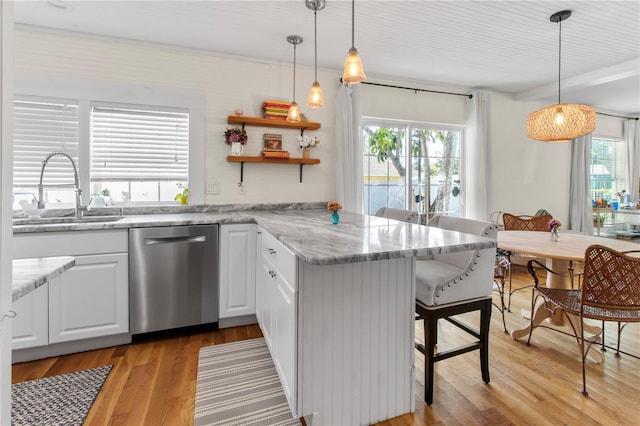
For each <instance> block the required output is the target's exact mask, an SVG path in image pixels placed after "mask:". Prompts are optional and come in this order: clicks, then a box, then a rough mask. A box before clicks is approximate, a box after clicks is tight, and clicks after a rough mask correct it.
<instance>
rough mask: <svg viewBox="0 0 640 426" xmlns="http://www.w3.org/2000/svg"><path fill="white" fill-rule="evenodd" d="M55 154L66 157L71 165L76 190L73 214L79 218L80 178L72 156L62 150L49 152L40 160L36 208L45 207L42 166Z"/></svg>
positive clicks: (80, 209)
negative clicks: (40, 167)
mask: <svg viewBox="0 0 640 426" xmlns="http://www.w3.org/2000/svg"><path fill="white" fill-rule="evenodd" d="M56 155H61V156H63V157H67V158H68V159H69V161H71V166H72V167H73V181H74V187H75V192H76V211H75V214H76V217H77V218H78V219H79V218H80V217H82V202H81V200H80V195H82V189H80V179H79V178H78V168H77V167H76V163H75V161H73V158H72V157H71V155H69V154H67V153H66V152H62V151H56V152H52V153H51V154H49V155H47V156H46V158H45V159H44V160H42V169H41V170H40V183H39V184H38V208H39V209H44V208H45V207H44V185H43V184H42V177H43V176H44V168H45V167H46V165H47V163H48V162H49V160H50V159H51V157H55V156H56Z"/></svg>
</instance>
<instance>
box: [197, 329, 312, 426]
mask: <svg viewBox="0 0 640 426" xmlns="http://www.w3.org/2000/svg"><path fill="white" fill-rule="evenodd" d="M300 424H301V423H300V421H299V420H298V419H295V418H294V417H293V416H292V414H291V411H290V410H289V405H288V404H287V399H286V397H285V395H284V392H283V391H282V385H281V384H280V379H279V378H278V373H277V372H276V368H275V365H274V364H273V361H272V360H271V355H270V354H269V348H267V344H266V343H265V341H264V338H259V339H251V340H242V341H240V342H234V343H225V344H223V345H215V346H208V347H205V348H202V349H200V356H199V359H198V381H197V385H196V406H195V418H194V426H204V425H225V426H226V425H261V426H269V425H300Z"/></svg>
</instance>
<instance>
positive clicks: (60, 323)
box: [49, 253, 129, 343]
mask: <svg viewBox="0 0 640 426" xmlns="http://www.w3.org/2000/svg"><path fill="white" fill-rule="evenodd" d="M128 263H129V259H128V255H127V254H126V253H119V254H99V255H94V256H77V257H76V264H75V266H74V267H73V268H71V269H69V270H68V271H66V272H65V273H64V274H62V275H60V279H59V280H54V281H52V282H50V283H49V343H59V342H69V341H72V340H79V339H88V338H92V337H101V336H108V335H111V334H118V333H126V332H128V331H129V314H128V303H129V296H128V292H129V288H128V286H123V285H122V283H127V282H128V275H129V267H128Z"/></svg>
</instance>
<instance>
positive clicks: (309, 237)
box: [13, 203, 496, 265]
mask: <svg viewBox="0 0 640 426" xmlns="http://www.w3.org/2000/svg"><path fill="white" fill-rule="evenodd" d="M318 205H319V203H315V204H310V205H299V206H298V208H296V205H293V204H292V205H283V206H282V208H278V206H277V205H276V206H274V205H268V206H265V207H264V208H263V209H260V207H259V206H253V205H249V206H248V207H246V208H242V206H234V208H231V207H226V208H219V209H218V210H213V211H210V210H209V209H207V208H204V209H201V211H193V212H185V213H179V212H176V211H175V210H173V211H170V212H166V213H162V214H154V213H153V212H149V213H148V214H132V215H128V214H126V213H125V216H124V217H123V218H122V219H120V220H117V221H112V222H88V223H65V224H33V225H20V226H14V227H13V231H14V234H19V233H24V232H52V231H76V230H78V231H79V230H98V229H100V230H104V229H127V228H141V227H154V226H181V225H202V224H215V223H217V224H229V223H257V224H258V225H260V226H262V227H264V228H265V229H266V230H267V231H269V232H270V233H271V234H272V235H274V236H275V237H276V238H277V239H278V240H280V241H281V242H282V243H283V244H284V245H285V246H287V247H288V248H289V249H291V250H292V251H293V252H294V253H295V254H296V255H297V256H299V257H300V258H301V259H302V260H304V261H305V262H308V263H312V264H319V265H326V264H339V263H353V262H363V261H371V260H380V259H392V258H400V257H414V256H423V255H430V254H434V253H447V252H458V251H467V250H475V249H483V248H491V247H495V246H496V242H495V240H492V239H489V238H484V237H480V236H475V235H470V234H462V233H459V232H454V231H447V230H443V229H440V228H435V227H429V226H423V225H417V224H411V223H405V222H398V221H395V220H391V219H385V218H379V217H375V216H368V215H363V214H357V213H351V212H346V211H341V212H340V223H339V224H338V225H333V224H331V219H330V212H328V211H327V210H326V208H318ZM300 206H302V208H300ZM323 206H324V204H323Z"/></svg>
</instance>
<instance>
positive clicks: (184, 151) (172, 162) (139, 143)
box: [13, 96, 189, 209]
mask: <svg viewBox="0 0 640 426" xmlns="http://www.w3.org/2000/svg"><path fill="white" fill-rule="evenodd" d="M85 105H86V106H85ZM89 108H90V113H89V112H87V113H84V112H83V109H85V110H88V109H89ZM84 116H86V117H89V118H88V120H85V121H82V120H81V119H80V118H79V117H84ZM14 129H15V130H14V178H13V180H14V202H13V208H14V209H20V201H21V200H27V201H28V202H32V201H34V200H35V199H36V198H37V196H38V183H39V181H40V174H41V169H42V160H44V159H45V158H46V156H47V155H48V154H49V153H51V152H54V151H63V152H67V153H69V154H70V155H71V156H72V157H73V159H74V161H75V162H76V165H77V167H78V169H79V170H82V171H83V172H84V171H86V170H88V173H86V172H85V174H84V175H83V176H85V177H86V179H85V180H86V181H88V183H87V182H81V183H82V184H84V185H83V193H84V194H85V197H84V202H85V203H86V202H88V200H89V198H90V197H89V196H87V193H88V194H89V195H91V194H96V193H97V194H109V195H110V196H111V197H112V200H113V201H114V202H117V203H144V204H153V203H164V204H166V203H167V202H171V203H173V202H174V201H173V200H174V197H175V195H176V193H178V192H180V189H179V188H181V187H186V186H187V182H188V180H189V113H188V110H187V109H185V108H170V107H150V106H137V105H123V104H107V103H97V102H94V103H90V102H81V101H78V100H65V99H56V98H49V99H47V98H37V97H31V96H16V98H15V101H14ZM80 134H86V135H88V138H87V139H88V142H89V143H88V144H87V145H88V146H86V147H84V148H83V147H82V146H81V145H80V143H79V141H80V137H79V135H80ZM83 152H84V153H85V154H84V155H83ZM43 184H44V185H45V191H44V194H43V195H44V200H45V203H46V205H47V206H48V207H49V208H51V207H54V208H55V207H59V208H63V207H65V208H66V207H71V206H73V205H74V203H75V198H74V197H75V194H74V180H73V172H72V169H71V165H70V164H69V160H68V159H67V158H65V157H63V156H56V157H53V158H51V160H50V161H49V162H48V163H47V166H46V170H45V172H44V174H43Z"/></svg>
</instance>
